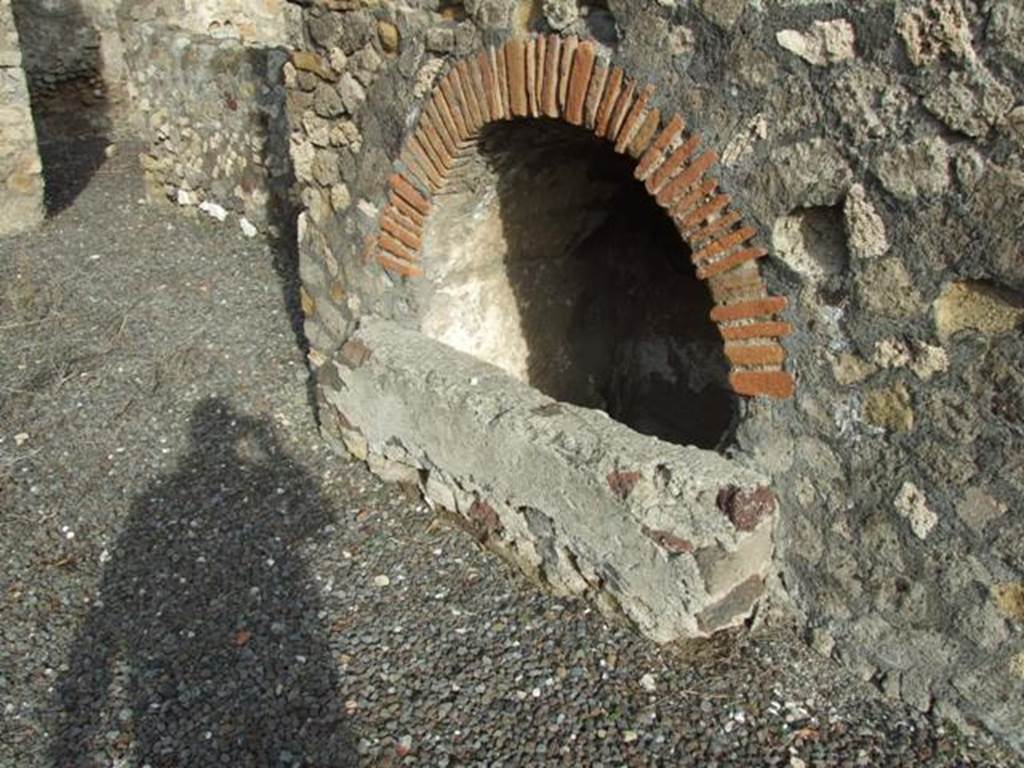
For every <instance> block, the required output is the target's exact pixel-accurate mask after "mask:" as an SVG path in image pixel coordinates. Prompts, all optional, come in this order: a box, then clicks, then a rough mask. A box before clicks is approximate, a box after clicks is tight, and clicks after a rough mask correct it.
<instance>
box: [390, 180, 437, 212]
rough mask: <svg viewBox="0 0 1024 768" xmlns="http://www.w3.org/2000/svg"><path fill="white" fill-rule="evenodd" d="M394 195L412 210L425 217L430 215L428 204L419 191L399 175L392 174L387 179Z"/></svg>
mask: <svg viewBox="0 0 1024 768" xmlns="http://www.w3.org/2000/svg"><path fill="white" fill-rule="evenodd" d="M388 182H389V183H390V184H391V188H392V189H393V190H394V191H395V194H396V195H398V196H399V197H400V198H402V199H403V200H405V202H407V203H409V205H411V206H412V207H413V208H415V209H416V210H417V211H419V212H420V213H421V214H423V215H424V216H426V215H427V214H428V213H430V202H429V201H428V200H427V198H425V197H424V196H423V195H421V194H420V193H419V191H418V190H417V189H416V188H415V187H414V186H413V185H412V184H410V183H409V182H408V180H407V179H405V178H403V177H402V175H401V174H398V173H393V174H391V178H389V179H388Z"/></svg>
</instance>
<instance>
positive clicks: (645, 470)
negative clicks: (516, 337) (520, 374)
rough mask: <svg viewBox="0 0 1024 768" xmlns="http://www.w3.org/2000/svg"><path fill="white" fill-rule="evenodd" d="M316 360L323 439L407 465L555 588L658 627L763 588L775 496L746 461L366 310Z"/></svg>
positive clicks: (681, 623) (709, 613)
mask: <svg viewBox="0 0 1024 768" xmlns="http://www.w3.org/2000/svg"><path fill="white" fill-rule="evenodd" d="M346 350H347V351H346ZM354 351H358V354H353V352H354ZM327 365H328V366H331V367H332V368H333V370H332V372H331V373H332V375H330V376H323V377H321V384H320V386H321V388H322V394H323V398H322V400H321V402H322V403H323V404H324V409H325V413H324V414H323V422H324V424H325V427H326V428H327V429H328V430H329V431H332V432H334V433H335V437H337V438H338V439H337V440H334V441H332V442H333V444H334V445H336V446H338V447H340V446H342V445H344V446H345V447H346V448H347V449H348V450H349V451H350V452H351V453H353V455H355V456H357V457H358V458H360V459H364V460H367V461H368V463H369V464H370V467H371V469H373V470H374V471H375V472H377V474H379V475H381V476H383V477H385V478H388V479H392V480H394V479H402V480H410V479H412V478H418V482H419V485H420V487H421V489H422V490H423V491H424V494H425V496H426V497H427V498H428V500H430V501H431V502H432V503H435V504H438V505H440V506H444V507H446V508H448V509H451V510H452V511H453V512H456V513H457V514H458V515H459V516H460V518H461V519H462V520H463V521H464V522H465V524H466V526H467V527H468V528H469V529H470V530H471V531H472V532H473V533H474V534H475V535H476V536H477V537H478V538H479V539H480V540H481V541H482V542H485V543H486V544H487V545H488V546H490V547H492V548H494V549H495V550H497V551H499V552H501V553H502V554H504V555H505V556H506V557H507V558H509V559H510V560H512V561H513V562H515V563H516V564H517V565H518V566H519V567H521V568H522V569H523V570H524V571H526V572H527V573H528V574H530V575H532V576H534V577H537V578H539V579H540V580H541V581H543V582H545V583H546V584H548V585H549V586H550V587H551V588H553V589H555V590H556V591H559V592H562V593H568V594H586V595H588V596H590V597H591V598H592V599H593V600H594V601H595V603H596V604H597V605H598V606H599V607H601V608H602V609H603V610H605V611H606V612H608V613H617V614H621V615H624V616H625V617H626V618H628V619H629V620H630V621H631V622H633V623H634V624H635V625H636V626H637V627H638V629H639V630H640V631H641V632H643V633H644V634H645V635H647V636H649V637H651V638H652V639H654V640H656V641H658V642H668V641H671V640H674V639H677V638H680V637H702V636H707V635H710V634H711V633H713V632H715V631H717V630H719V629H723V628H726V627H730V626H735V625H737V624H739V623H741V622H742V621H743V620H744V619H746V618H747V617H748V616H749V615H750V614H751V612H752V611H753V609H754V607H755V605H756V603H757V601H758V599H759V598H760V597H761V595H762V593H763V591H764V578H765V576H766V575H767V573H768V569H769V568H770V564H771V557H772V535H773V530H774V525H775V519H776V517H777V510H776V509H775V506H776V502H775V499H774V496H773V495H772V494H771V492H770V491H769V490H768V489H767V487H766V482H767V481H766V479H765V478H764V477H762V476H760V475H758V474H757V473H755V472H752V471H751V470H749V469H747V468H744V467H741V466H739V465H737V464H735V463H733V462H730V461H729V460H727V459H725V458H724V457H722V456H720V455H718V454H716V453H713V452H711V451H705V450H701V449H698V448H692V447H686V446H678V445H672V444H669V443H666V442H663V441H660V440H658V439H656V438H652V437H647V436H644V435H640V434H638V433H636V432H634V431H632V430H631V429H629V428H627V427H625V426H623V425H621V424H619V423H617V422H615V421H613V420H612V419H610V418H609V417H608V416H606V415H605V414H603V413H601V412H599V411H593V410H587V409H584V408H579V407H576V406H572V405H568V404H565V403H560V402H557V401H554V400H552V399H551V398H549V397H546V396H545V395H542V394H541V393H540V392H538V391H537V390H535V389H532V388H531V387H529V386H527V385H525V384H522V383H520V382H518V381H516V380H514V379H512V378H511V377H509V376H507V375H506V374H505V373H503V372H502V371H500V370H498V369H497V368H495V367H493V366H491V365H488V364H486V363H483V362H480V361H478V360H476V359H475V358H472V357H470V356H468V355H465V354H462V353H460V352H457V351H455V350H453V349H451V348H449V347H447V346H445V345H443V344H440V343H439V342H436V341H433V340H431V339H428V338H427V337H425V336H423V335H421V334H419V333H417V332H415V331H411V330H408V329H405V328H402V327H400V326H398V325H396V324H394V323H391V322H389V321H385V320H380V319H369V318H367V319H364V320H363V321H362V323H361V326H360V328H359V330H358V331H357V332H356V333H355V334H354V335H353V336H352V337H351V338H350V340H349V342H348V343H347V344H346V345H345V347H343V348H342V350H340V351H339V353H338V356H337V357H336V359H334V360H331V361H329V362H328V363H327ZM335 372H336V373H337V376H336V377H335V376H334V375H333V374H334V373H335ZM723 499H727V500H728V504H723ZM748 503H749V506H750V509H745V508H741V507H742V506H743V505H744V504H748ZM723 507H724V508H723Z"/></svg>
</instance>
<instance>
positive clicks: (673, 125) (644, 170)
mask: <svg viewBox="0 0 1024 768" xmlns="http://www.w3.org/2000/svg"><path fill="white" fill-rule="evenodd" d="M685 127H686V120H684V119H683V116H682V115H680V114H675V115H672V119H671V120H669V121H668V124H667V125H666V126H665V128H664V129H663V130H662V132H661V133H660V134H658V138H656V139H655V140H654V143H653V144H651V146H649V147H648V148H647V151H646V152H644V154H643V157H641V158H640V162H638V163H637V164H636V169H635V170H634V171H633V175H634V176H635V177H636V178H638V179H639V180H640V181H646V180H647V177H648V176H650V175H651V174H652V173H654V172H655V171H656V170H657V169H658V167H659V166H660V164H661V162H662V156H663V155H664V153H665V149H666V148H667V147H668V146H669V145H670V144H671V143H672V142H673V141H675V140H676V139H677V138H679V135H680V134H681V133H682V132H683V129H684V128H685Z"/></svg>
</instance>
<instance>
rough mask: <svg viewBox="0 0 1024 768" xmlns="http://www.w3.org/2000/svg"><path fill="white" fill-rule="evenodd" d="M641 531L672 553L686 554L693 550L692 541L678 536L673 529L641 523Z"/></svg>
mask: <svg viewBox="0 0 1024 768" xmlns="http://www.w3.org/2000/svg"><path fill="white" fill-rule="evenodd" d="M640 532H641V533H643V535H644V536H646V537H647V538H649V539H651V540H652V541H653V542H654V543H655V544H657V545H658V546H659V547H661V548H662V549H664V550H665V551H666V552H669V553H670V554H673V555H685V554H686V553H688V552H693V542H692V541H689V540H688V539H684V538H682V537H681V536H676V535H675V534H674V533H672V532H671V531H664V530H661V529H658V528H648V527H647V526H646V525H641V526H640Z"/></svg>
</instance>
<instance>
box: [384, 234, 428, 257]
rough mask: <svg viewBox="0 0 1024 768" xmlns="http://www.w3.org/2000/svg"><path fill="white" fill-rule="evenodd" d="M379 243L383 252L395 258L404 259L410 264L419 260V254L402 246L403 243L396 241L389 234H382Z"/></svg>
mask: <svg viewBox="0 0 1024 768" xmlns="http://www.w3.org/2000/svg"><path fill="white" fill-rule="evenodd" d="M377 243H378V244H379V245H380V247H381V250H383V251H387V252H388V253H390V254H391V255H392V256H394V257H395V258H398V259H404V260H405V261H409V262H412V261H416V260H417V259H419V254H418V253H416V252H415V251H412V250H410V249H409V248H407V247H406V246H404V245H402V243H401V242H399V241H398V240H396V239H395V238H394V237H392V236H391V235H389V234H388V233H387V232H381V233H380V235H379V236H378V237H377Z"/></svg>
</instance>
